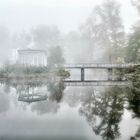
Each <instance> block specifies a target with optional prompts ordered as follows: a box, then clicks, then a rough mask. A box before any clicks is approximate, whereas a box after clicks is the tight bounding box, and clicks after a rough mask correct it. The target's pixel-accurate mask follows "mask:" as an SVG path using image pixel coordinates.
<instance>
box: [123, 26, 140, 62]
mask: <svg viewBox="0 0 140 140" xmlns="http://www.w3.org/2000/svg"><path fill="white" fill-rule="evenodd" d="M125 61H126V62H132V63H137V62H140V27H139V28H135V29H134V32H133V33H132V34H131V35H130V36H129V41H128V46H127V48H126V58H125Z"/></svg>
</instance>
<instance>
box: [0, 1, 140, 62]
mask: <svg viewBox="0 0 140 140" xmlns="http://www.w3.org/2000/svg"><path fill="white" fill-rule="evenodd" d="M105 3H108V4H109V3H110V7H108V6H109V5H107V4H105ZM0 9H1V10H0V17H1V18H0V49H1V51H0V64H3V63H7V62H8V63H9V62H12V63H13V62H15V61H16V59H17V50H18V49H27V48H31V49H45V50H47V51H48V52H49V48H50V47H55V46H60V47H61V48H62V51H63V55H64V58H65V62H66V63H86V62H87V63H98V62H105V63H108V62H110V61H111V62H124V58H122V56H123V55H124V49H123V48H124V47H125V46H126V44H127V37H128V35H129V34H130V33H131V32H132V31H133V26H134V24H137V22H138V20H139V14H138V9H137V6H136V5H135V4H134V2H133V1H131V0H123V1H121V0H112V1H111V0H98V1H95V0H76V1H75V0H59V1H58V0H4V1H0ZM109 10H110V11H109ZM113 12H114V15H113ZM108 13H111V14H110V15H109V14H108ZM109 16H110V17H109ZM111 18H112V19H111ZM110 21H111V22H112V23H111V22H110ZM111 25H112V27H111ZM107 36H108V37H107ZM115 40H116V42H113V41H115ZM114 46H117V47H114ZM119 47H121V49H119V51H118V50H112V48H119ZM117 51H118V52H117ZM116 52H117V53H118V54H119V55H118V54H117V53H116ZM120 52H123V53H120ZM114 54H115V55H116V56H114ZM112 56H114V58H113V57H112Z"/></svg>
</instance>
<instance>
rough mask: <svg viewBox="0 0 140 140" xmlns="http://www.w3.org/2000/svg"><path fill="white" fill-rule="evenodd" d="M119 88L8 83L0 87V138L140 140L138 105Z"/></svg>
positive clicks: (139, 106) (19, 81)
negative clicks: (130, 100) (131, 101)
mask: <svg viewBox="0 0 140 140" xmlns="http://www.w3.org/2000/svg"><path fill="white" fill-rule="evenodd" d="M129 92H130V91H129V90H128V89H124V88H123V89H122V88H120V87H111V88H109V87H108V88H107V87H95V88H93V87H69V88H68V87H65V86H64V84H63V82H61V81H59V82H52V83H51V82H47V81H43V80H35V81H33V80H30V81H26V80H24V81H21V80H15V81H14V80H12V81H5V82H4V83H2V84H1V86H0V140H15V139H18V140H24V139H33V140H41V139H44V140H115V139H116V140H117V139H118V140H133V139H137V140H139V139H140V119H139V113H140V105H139V104H133V105H132V103H130V102H129V100H128V94H129Z"/></svg>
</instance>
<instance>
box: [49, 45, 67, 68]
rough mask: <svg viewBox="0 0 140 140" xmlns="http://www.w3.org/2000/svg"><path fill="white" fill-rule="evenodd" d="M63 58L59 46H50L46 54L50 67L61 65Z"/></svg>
mask: <svg viewBox="0 0 140 140" xmlns="http://www.w3.org/2000/svg"><path fill="white" fill-rule="evenodd" d="M64 62H65V60H64V58H63V52H62V49H61V47H60V46H56V47H50V48H49V54H48V66H50V67H55V66H58V67H61V66H62V65H63V64H64Z"/></svg>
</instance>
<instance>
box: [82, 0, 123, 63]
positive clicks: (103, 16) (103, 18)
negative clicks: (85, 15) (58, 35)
mask: <svg viewBox="0 0 140 140" xmlns="http://www.w3.org/2000/svg"><path fill="white" fill-rule="evenodd" d="M82 32H83V34H84V36H85V37H87V38H89V39H91V40H92V42H93V45H98V46H101V47H103V48H105V51H106V52H105V56H108V61H109V62H116V61H117V59H119V58H120V57H123V51H124V48H123V47H124V42H125V39H124V28H123V25H122V21H121V18H120V6H119V4H118V3H117V2H115V1H114V0H106V1H105V2H104V3H103V4H102V5H99V6H96V7H95V9H94V10H93V13H92V14H91V16H90V17H89V19H88V20H87V22H86V24H85V25H84V26H83V28H82Z"/></svg>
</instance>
